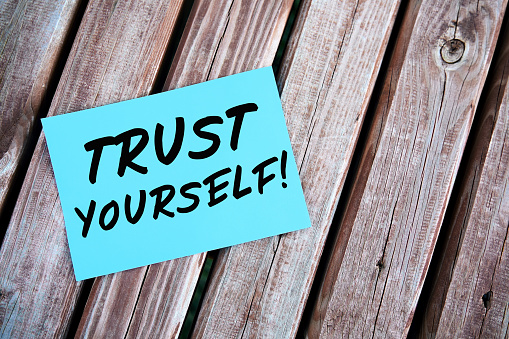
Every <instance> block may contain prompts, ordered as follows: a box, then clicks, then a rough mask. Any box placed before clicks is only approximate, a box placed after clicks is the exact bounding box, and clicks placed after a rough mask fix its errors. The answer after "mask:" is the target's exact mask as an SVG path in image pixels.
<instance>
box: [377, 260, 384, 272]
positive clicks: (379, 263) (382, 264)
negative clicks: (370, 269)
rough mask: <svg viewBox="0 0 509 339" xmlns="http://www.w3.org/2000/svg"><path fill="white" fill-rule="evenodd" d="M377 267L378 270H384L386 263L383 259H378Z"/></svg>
mask: <svg viewBox="0 0 509 339" xmlns="http://www.w3.org/2000/svg"><path fill="white" fill-rule="evenodd" d="M376 267H378V269H379V270H380V271H381V270H382V268H384V261H383V259H378V261H377V263H376Z"/></svg>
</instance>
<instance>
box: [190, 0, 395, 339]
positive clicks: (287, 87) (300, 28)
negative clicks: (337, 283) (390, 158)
mask: <svg viewBox="0 0 509 339" xmlns="http://www.w3.org/2000/svg"><path fill="white" fill-rule="evenodd" d="M398 6H399V1H364V2H357V1H340V2H337V1H329V2H327V1H304V2H303V3H302V4H301V8H300V11H299V14H298V15H299V17H298V18H297V20H296V24H295V27H294V29H293V32H292V38H291V40H290V42H289V47H288V49H287V52H286V53H285V56H284V60H283V66H282V71H281V74H280V75H279V81H278V82H279V84H280V86H282V97H281V99H282V102H283V109H284V112H285V116H286V121H287V125H288V130H289V134H290V139H291V141H292V148H293V151H294V154H295V157H296V161H297V165H298V168H299V171H300V178H301V180H302V186H303V189H304V195H305V198H306V202H307V205H308V210H309V212H310V217H311V222H312V225H313V226H312V227H311V228H310V229H307V230H303V231H298V232H293V233H289V234H285V235H282V236H278V237H272V238H266V239H262V240H259V241H256V242H249V243H246V244H242V245H238V246H234V247H231V248H228V249H223V250H221V251H220V252H219V255H218V258H217V259H216V262H215V264H214V265H215V266H214V270H213V272H212V273H211V275H212V277H211V281H210V284H209V286H208V288H207V292H206V295H205V298H204V301H203V305H202V308H201V310H200V313H199V316H198V320H197V324H196V328H195V331H194V333H193V337H200V338H211V337H221V338H232V337H271V338H287V337H294V336H295V335H296V332H297V328H298V325H299V320H300V317H301V314H302V311H303V308H304V305H305V303H306V299H307V296H308V294H309V291H310V288H311V284H312V281H313V278H314V274H315V271H316V267H317V265H318V262H319V260H320V255H321V252H322V249H323V245H324V242H325V239H326V237H327V233H328V230H329V227H330V224H331V222H332V217H333V215H334V211H335V209H336V205H337V202H338V198H339V194H340V192H341V189H342V186H343V183H344V180H345V177H346V172H347V169H348V166H349V164H350V160H351V157H352V153H353V149H354V147H355V144H356V140H357V138H358V134H359V130H360V127H361V124H362V121H363V119H364V115H365V112H366V108H367V105H368V102H369V100H370V95H371V92H372V89H373V86H374V82H375V79H376V76H377V74H378V70H379V66H380V63H381V60H382V57H383V55H384V52H385V48H386V45H387V41H388V38H389V35H390V31H391V28H392V25H393V22H394V19H395V16H396V12H397V9H398Z"/></svg>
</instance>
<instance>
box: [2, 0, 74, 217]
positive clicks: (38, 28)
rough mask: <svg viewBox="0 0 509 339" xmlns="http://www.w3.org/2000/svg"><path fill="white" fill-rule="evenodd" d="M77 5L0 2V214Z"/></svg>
mask: <svg viewBox="0 0 509 339" xmlns="http://www.w3.org/2000/svg"><path fill="white" fill-rule="evenodd" d="M79 3H80V0H57V1H46V0H36V1H14V0H8V1H2V3H0V214H1V213H2V211H3V208H4V204H5V199H6V196H7V194H8V192H9V191H10V190H11V187H12V184H13V177H14V174H15V172H16V169H17V168H18V165H19V162H20V158H21V156H22V154H23V151H24V150H25V147H26V142H27V138H28V135H30V133H31V131H32V127H33V125H34V122H35V121H36V119H37V118H38V117H39V115H40V113H41V112H40V109H41V104H42V102H43V101H44V100H49V99H51V98H49V97H47V96H48V93H47V91H48V86H49V82H50V80H51V79H52V78H54V77H55V76H56V74H55V70H56V68H57V66H58V65H57V64H58V58H59V56H60V54H61V53H62V50H63V45H64V40H65V38H66V36H67V34H68V30H69V29H70V27H71V25H72V23H73V19H74V16H75V15H76V11H77V9H78V6H79ZM54 80H56V79H54Z"/></svg>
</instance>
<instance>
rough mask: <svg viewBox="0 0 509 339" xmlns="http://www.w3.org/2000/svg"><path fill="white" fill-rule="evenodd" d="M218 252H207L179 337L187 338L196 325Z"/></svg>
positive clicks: (180, 338) (181, 338)
mask: <svg viewBox="0 0 509 339" xmlns="http://www.w3.org/2000/svg"><path fill="white" fill-rule="evenodd" d="M217 253H218V250H214V251H211V252H208V253H207V257H206V259H205V262H204V264H203V266H202V270H201V273H200V277H199V278H198V283H197V284H196V288H195V290H194V293H193V296H192V298H191V302H190V303H189V309H188V310H187V313H186V317H185V318H184V323H183V325H182V330H181V331H180V335H179V339H187V338H190V336H191V333H192V331H193V328H194V325H195V324H196V319H197V315H198V310H199V309H200V307H201V304H202V302H203V297H204V296H205V291H206V290H207V286H208V283H209V280H210V279H209V278H210V272H212V270H213V269H214V262H215V260H216V257H217Z"/></svg>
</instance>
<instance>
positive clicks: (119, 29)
mask: <svg viewBox="0 0 509 339" xmlns="http://www.w3.org/2000/svg"><path fill="white" fill-rule="evenodd" d="M181 4H182V1H172V2H170V3H168V2H167V1H163V0H160V1H121V2H117V1H113V0H111V1H95V0H94V1H91V2H90V3H89V5H88V7H87V10H86V13H85V14H84V18H83V21H82V23H81V26H80V29H79V32H78V34H77V36H76V39H75V42H74V45H73V48H72V50H71V53H70V55H69V58H68V62H67V64H66V66H65V69H64V72H63V74H62V77H61V80H60V83H59V86H58V88H57V91H56V93H55V97H54V100H53V102H52V105H51V107H50V111H49V115H50V116H51V115H56V114H62V113H66V112H72V111H76V110H80V109H85V108H91V107H94V106H99V105H104V104H107V103H112V102H115V101H120V100H126V99H131V98H134V97H137V96H143V95H147V94H149V92H150V90H151V88H152V85H153V83H154V80H155V76H156V74H157V70H158V68H159V66H160V63H161V61H162V59H163V55H164V53H165V50H166V48H167V45H168V42H169V39H170V35H171V33H172V31H173V28H174V24H175V21H176V17H177V15H178V13H179V11H180V7H181ZM81 286H82V283H81V282H80V283H77V282H76V281H75V277H74V273H73V271H72V266H71V259H70V255H69V250H68V244H67V240H66V237H65V231H64V220H63V217H62V210H61V207H60V203H59V199H58V193H57V188H56V185H55V180H54V176H53V170H52V167H51V163H50V158H49V154H48V151H47V147H46V142H45V140H44V138H43V136H41V137H40V138H39V141H38V144H37V146H36V149H35V152H34V156H33V157H32V161H31V163H30V166H29V169H28V173H27V176H26V179H25V181H24V183H23V187H22V190H21V192H20V195H19V198H18V201H17V203H16V207H15V210H14V213H13V216H12V218H11V222H10V224H9V228H8V230H7V234H6V237H5V240H4V243H3V246H2V248H1V249H0V290H1V291H2V297H1V298H0V316H1V318H0V320H1V321H0V323H1V330H0V331H1V332H0V333H1V335H2V336H7V337H18V336H20V335H21V334H23V335H27V336H34V337H53V336H63V335H65V333H66V331H67V328H68V321H69V319H70V317H71V315H72V312H73V309H74V306H75V303H76V299H77V296H78V294H79V292H80V289H81ZM109 325H114V323H112V324H109Z"/></svg>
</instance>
